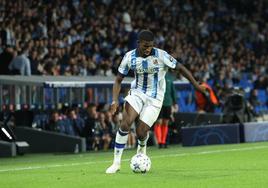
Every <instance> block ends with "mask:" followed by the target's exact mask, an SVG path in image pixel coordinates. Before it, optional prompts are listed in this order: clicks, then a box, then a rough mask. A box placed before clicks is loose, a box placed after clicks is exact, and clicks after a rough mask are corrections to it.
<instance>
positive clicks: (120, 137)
mask: <svg viewBox="0 0 268 188" xmlns="http://www.w3.org/2000/svg"><path fill="white" fill-rule="evenodd" d="M127 140H128V132H126V131H122V130H121V129H119V130H118V131H117V133H116V137H115V147H114V163H116V164H121V157H122V154H123V151H124V148H125V145H126V143H127Z"/></svg>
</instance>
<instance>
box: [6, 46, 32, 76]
mask: <svg viewBox="0 0 268 188" xmlns="http://www.w3.org/2000/svg"><path fill="white" fill-rule="evenodd" d="M29 50H30V46H29V45H28V44H25V46H24V47H23V48H22V50H21V51H20V52H19V54H18V56H17V57H15V58H14V59H13V60H12V61H11V63H10V65H9V67H8V68H9V70H10V72H11V74H13V75H26V76H30V75H31V63H30V60H29V58H28V53H29Z"/></svg>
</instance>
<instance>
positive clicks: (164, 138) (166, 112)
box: [161, 106, 171, 148]
mask: <svg viewBox="0 0 268 188" xmlns="http://www.w3.org/2000/svg"><path fill="white" fill-rule="evenodd" d="M162 109H163V120H162V125H161V132H162V140H161V142H162V144H163V147H164V148H167V143H166V142H167V136H168V123H169V119H170V116H171V106H163V107H162Z"/></svg>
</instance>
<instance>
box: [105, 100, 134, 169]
mask: <svg viewBox="0 0 268 188" xmlns="http://www.w3.org/2000/svg"><path fill="white" fill-rule="evenodd" d="M137 116H138V113H137V112H136V111H135V110H134V108H133V107H132V106H131V105H130V104H129V103H128V102H126V103H125V108H124V112H123V120H122V123H121V125H120V128H119V130H118V131H117V133H116V137H115V147H114V161H113V164H112V166H110V167H109V168H108V169H107V170H106V173H108V174H113V173H116V172H117V171H119V170H120V165H121V157H122V154H123V151H124V148H125V145H126V143H127V140H128V133H129V130H130V127H131V125H132V123H133V122H134V120H135V119H136V117H137Z"/></svg>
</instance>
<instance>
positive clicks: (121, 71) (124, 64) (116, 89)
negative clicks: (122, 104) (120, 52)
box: [111, 54, 130, 114]
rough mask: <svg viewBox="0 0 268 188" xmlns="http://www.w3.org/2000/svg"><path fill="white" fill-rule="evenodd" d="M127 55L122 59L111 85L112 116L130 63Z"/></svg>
mask: <svg viewBox="0 0 268 188" xmlns="http://www.w3.org/2000/svg"><path fill="white" fill-rule="evenodd" d="M128 56H129V55H128V54H126V55H125V56H124V58H123V59H122V61H121V63H120V65H119V67H118V74H117V76H116V78H115V81H114V85H113V102H112V104H111V113H112V114H114V113H115V112H116V110H117V108H118V105H119V102H118V98H119V94H120V90H121V83H122V81H123V79H124V77H125V76H126V75H127V74H128V71H129V67H130V62H129V57H128Z"/></svg>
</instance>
